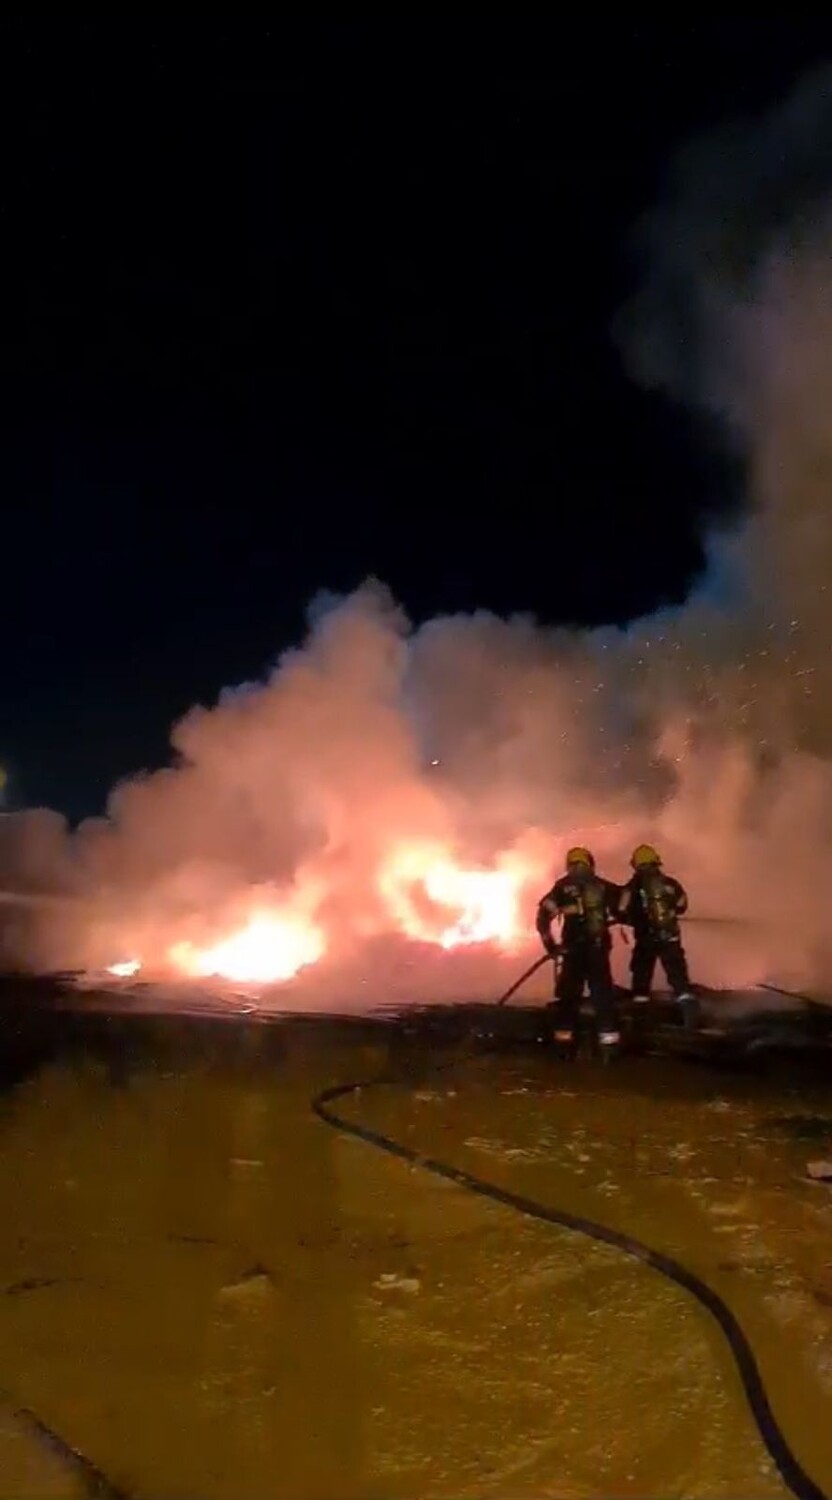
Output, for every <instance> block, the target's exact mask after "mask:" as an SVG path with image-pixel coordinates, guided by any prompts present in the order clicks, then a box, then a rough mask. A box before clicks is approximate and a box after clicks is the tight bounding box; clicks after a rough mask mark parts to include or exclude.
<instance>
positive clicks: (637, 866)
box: [630, 844, 662, 870]
mask: <svg viewBox="0 0 832 1500" xmlns="http://www.w3.org/2000/svg"><path fill="white" fill-rule="evenodd" d="M661 862H662V861H661V855H660V854H658V853H657V851H656V850H655V849H654V848H653V845H652V844H639V846H638V848H637V849H634V850H633V854H632V858H631V860H630V864H631V865H632V867H633V869H634V870H644V869H646V868H647V866H648V865H660V864H661Z"/></svg>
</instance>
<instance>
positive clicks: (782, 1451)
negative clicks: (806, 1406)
mask: <svg viewBox="0 0 832 1500" xmlns="http://www.w3.org/2000/svg"><path fill="white" fill-rule="evenodd" d="M525 977H527V976H524V978H525ZM518 987H519V986H518ZM398 1082H400V1080H398V1079H396V1078H391V1077H381V1078H374V1079H369V1080H367V1081H365V1082H360V1081H359V1082H354V1083H339V1084H336V1085H335V1086H334V1087H333V1088H328V1089H324V1090H323V1091H322V1093H320V1094H317V1095H316V1096H315V1098H314V1099H313V1100H312V1101H311V1104H312V1109H313V1111H314V1113H315V1114H316V1115H317V1117H318V1119H319V1120H322V1121H323V1123H324V1124H325V1125H329V1126H331V1127H332V1128H333V1129H334V1130H337V1131H340V1132H341V1134H343V1135H349V1136H353V1137H354V1138H355V1139H356V1140H359V1141H364V1142H365V1143H366V1144H367V1145H368V1146H375V1147H376V1148H377V1149H378V1150H379V1151H386V1152H387V1154H388V1155H389V1156H395V1157H398V1158H399V1160H400V1161H406V1162H409V1163H410V1164H411V1165H412V1166H415V1167H421V1168H422V1169H423V1170H424V1171H425V1172H431V1173H432V1174H433V1176H434V1177H441V1178H442V1179H443V1180H444V1181H445V1182H452V1183H454V1184H455V1185H456V1186H457V1187H461V1188H465V1189H467V1191H468V1192H469V1193H476V1194H477V1195H478V1196H479V1197H480V1198H488V1199H490V1200H491V1201H492V1202H493V1203H500V1204H502V1205H503V1207H505V1208H513V1209H514V1210H515V1212H517V1213H520V1214H523V1215H525V1217H526V1218H529V1219H537V1220H540V1221H542V1222H543V1223H545V1224H555V1225H557V1227H558V1228H559V1229H568V1230H570V1231H571V1232H572V1233H574V1234H584V1235H586V1236H587V1237H588V1238H589V1239H592V1240H598V1241H600V1243H601V1244H604V1245H612V1246H613V1248H614V1249H616V1250H620V1251H621V1252H622V1253H623V1254H624V1255H629V1256H631V1257H632V1259H634V1260H639V1261H641V1262H642V1264H643V1265H645V1266H649V1267H650V1269H651V1270H653V1271H658V1272H660V1274H661V1275H662V1276H667V1278H668V1279H669V1280H670V1281H673V1282H675V1284H676V1285H677V1286H680V1287H682V1289H683V1290H684V1291H686V1292H689V1293H690V1294H691V1296H692V1297H695V1298H696V1300H697V1302H700V1303H701V1304H702V1306H703V1307H704V1308H706V1309H707V1311H708V1312H709V1313H710V1314H711V1316H712V1317H713V1318H715V1320H716V1322H717V1323H718V1324H719V1327H720V1328H721V1330H722V1332H723V1334H724V1335H725V1338H726V1339H727V1341H728V1347H729V1348H730V1350H731V1354H732V1356H733V1360H734V1363H735V1365H736V1367H737V1371H738V1373H739V1377H740V1380H741V1381H742V1386H743V1390H744V1391H745V1395H746V1399H747V1401H748V1405H749V1407H750V1408H751V1415H752V1417H753V1418H754V1421H755V1423H756V1424H757V1428H758V1430H759V1433H760V1437H761V1438H762V1440H763V1443H764V1444H765V1446H766V1448H767V1449H768V1452H769V1454H770V1455H771V1458H772V1459H773V1460H774V1463H775V1464H776V1466H777V1469H778V1471H779V1473H780V1477H781V1478H782V1480H783V1482H784V1483H785V1484H786V1485H787V1486H788V1488H789V1489H790V1490H791V1492H792V1494H793V1495H795V1496H796V1497H797V1500H829V1497H827V1496H826V1494H825V1493H824V1491H823V1490H821V1489H820V1488H819V1487H818V1485H816V1484H815V1481H814V1480H813V1479H812V1478H811V1476H810V1475H809V1474H807V1473H806V1470H805V1469H804V1468H803V1467H802V1465H801V1464H800V1462H799V1460H798V1459H797V1458H796V1457H795V1455H794V1454H793V1453H792V1450H791V1448H790V1447H789V1444H788V1442H787V1440H786V1437H785V1435H784V1433H783V1431H782V1429H781V1428H780V1426H779V1424H778V1421H777V1418H776V1417H775V1415H774V1413H773V1411H772V1409H771V1404H770V1402H769V1399H768V1394H767V1392H766V1388H765V1385H764V1383H763V1377H762V1375H761V1374H760V1370H759V1367H758V1365H757V1361H756V1359H755V1358H754V1353H753V1351H752V1348H751V1345H750V1344H749V1342H748V1339H747V1338H746V1336H745V1334H744V1333H743V1331H742V1329H741V1327H740V1325H739V1323H738V1322H737V1320H736V1318H735V1317H734V1314H733V1313H732V1312H731V1309H730V1308H729V1307H728V1306H727V1304H726V1303H725V1302H723V1300H722V1298H721V1297H720V1296H719V1294H718V1293H717V1292H715V1291H714V1290H713V1288H712V1287H710V1286H708V1284H707V1282H705V1281H702V1280H701V1278H700V1277H699V1276H696V1275H695V1274H694V1272H693V1271H689V1270H688V1269H687V1268H686V1267H685V1266H683V1265H682V1264H681V1263H680V1262H679V1261H678V1260H674V1258H673V1257H672V1256H670V1255H664V1254H662V1252H661V1251H659V1250H651V1248H650V1246H649V1245H644V1244H642V1242H641V1240H637V1239H634V1238H633V1236H632V1235H629V1234H622V1233H621V1232H620V1231H619V1230H617V1229H608V1228H607V1227H606V1226H605V1225H604V1224H598V1223H596V1222H595V1220H594V1219H585V1218H582V1217H581V1216H579V1215H577V1214H570V1213H567V1212H565V1210H562V1209H556V1208H548V1207H547V1206H546V1204H545V1203H538V1202H537V1201H536V1200H535V1199H534V1198H527V1197H525V1196H524V1195H523V1194H522V1193H512V1192H510V1191H509V1190H508V1189H507V1188H501V1187H498V1186H497V1185H496V1184H495V1183H492V1182H486V1181H485V1180H484V1179H483V1178H481V1177H474V1176H473V1175H472V1173H470V1172H466V1171H465V1170H464V1169H463V1168H462V1167H454V1166H451V1165H450V1164H449V1163H447V1162H442V1161H437V1160H436V1158H435V1157H432V1156H423V1155H422V1154H421V1152H419V1151H416V1150H414V1149H413V1148H412V1147H411V1146H405V1145H403V1144H402V1142H401V1141H396V1140H393V1138H392V1137H391V1136H388V1135H384V1134H382V1132H380V1131H377V1130H371V1129H370V1128H369V1126H367V1125H358V1124H354V1123H353V1122H352V1121H351V1120H346V1119H344V1117H343V1115H340V1114H338V1113H336V1111H335V1110H333V1109H330V1108H329V1106H330V1105H332V1104H334V1103H335V1101H336V1099H344V1098H346V1097H347V1096H348V1095H349V1094H357V1093H359V1092H360V1091H363V1090H366V1089H370V1088H377V1087H379V1086H381V1085H389V1084H396V1083H398Z"/></svg>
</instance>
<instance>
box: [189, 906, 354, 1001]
mask: <svg viewBox="0 0 832 1500" xmlns="http://www.w3.org/2000/svg"><path fill="white" fill-rule="evenodd" d="M325 948H326V943H325V940H324V935H323V933H322V932H321V930H320V928H318V927H315V926H314V925H313V924H312V923H311V922H308V921H305V920H303V919H302V918H298V917H285V916H277V915H273V914H271V913H268V912H262V913H259V914H258V915H256V916H253V917H251V918H250V920H249V921H248V922H247V923H246V925H245V927H243V928H242V929H241V930H240V931H239V932H235V933H233V934H232V935H231V936H230V937H227V938H225V939H224V940H223V941H222V942H219V943H216V944H214V945H213V946H212V947H209V948H198V947H195V946H194V945H193V944H192V943H176V944H175V945H174V947H173V948H171V950H170V959H171V962H172V963H173V964H174V966H175V967H176V968H177V969H179V970H180V971H181V972H182V973H184V974H188V975H189V976H191V977H192V978H194V979H213V978H221V979H231V980H235V981H236V982H238V983H240V984H279V983H281V982H283V981H285V980H287V979H293V978H294V976H295V975H296V974H297V973H299V972H300V970H301V969H304V968H308V966H309V965H310V964H314V963H317V961H318V959H319V958H321V957H322V955H323V953H324V951H325Z"/></svg>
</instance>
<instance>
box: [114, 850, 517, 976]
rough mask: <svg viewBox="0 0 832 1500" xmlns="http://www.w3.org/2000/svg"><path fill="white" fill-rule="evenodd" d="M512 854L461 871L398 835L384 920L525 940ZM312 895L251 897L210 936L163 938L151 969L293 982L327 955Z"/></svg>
mask: <svg viewBox="0 0 832 1500" xmlns="http://www.w3.org/2000/svg"><path fill="white" fill-rule="evenodd" d="M533 873H534V872H533V871H530V869H529V867H528V862H524V861H523V860H522V859H520V858H518V857H517V856H516V855H502V856H500V857H499V858H498V859H497V860H496V861H495V862H494V863H493V864H492V866H491V867H490V868H484V867H480V868H468V867H466V865H464V864H461V863H458V862H457V861H456V860H455V859H454V858H453V856H452V854H451V853H450V852H448V851H447V850H446V849H444V848H443V847H442V846H441V845H436V844H432V843H426V842H421V841H410V842H399V843H397V844H396V845H395V846H394V848H393V850H392V852H391V853H389V854H388V855H387V856H386V857H385V858H383V859H382V861H381V864H380V866H379V869H378V871H377V874H376V886H377V890H378V894H379V898H380V901H381V905H382V909H383V920H384V924H385V926H386V927H387V928H388V930H389V931H391V932H396V933H398V934H400V935H403V936H405V937H408V938H412V939H413V940H414V941H417V942H420V943H430V944H435V945H437V946H438V947H440V948H443V949H446V950H448V949H452V948H457V947H462V946H469V945H472V944H491V945H493V946H495V947H496V948H498V949H500V950H501V951H503V952H511V951H512V950H514V949H515V948H517V947H519V946H521V945H522V943H523V942H524V941H525V939H526V937H527V935H528V932H527V923H525V922H524V921H523V920H522V916H521V902H520V897H521V893H522V892H523V889H524V887H525V885H526V884H527V883H528V881H529V878H530V875H531V874H533ZM314 908H315V902H314V901H313V900H312V898H311V895H310V892H309V891H307V892H304V891H303V890H301V891H300V892H299V893H295V896H294V898H293V899H292V901H290V902H289V903H287V904H285V905H281V904H280V903H278V902H276V903H275V904H274V905H272V904H271V903H269V904H268V905H263V904H259V905H257V906H256V907H255V908H254V909H252V910H250V911H248V912H247V913H245V915H244V916H243V917H240V915H239V908H237V912H236V914H235V916H234V917H233V918H229V917H227V916H226V917H224V918H221V919H220V920H219V921H218V922H217V935H216V936H214V935H213V934H212V935H211V937H210V939H209V941H207V942H204V941H194V940H193V939H192V938H189V939H187V940H182V939H179V940H177V941H175V942H172V943H171V942H168V944H167V946H166V948H165V957H164V959H163V961H162V963H161V965H159V964H153V965H152V967H153V968H154V969H155V968H158V967H161V968H163V969H167V970H169V971H170V970H171V969H172V970H173V971H174V972H175V973H177V974H179V975H182V976H184V977H186V978H191V979H208V978H217V979H228V980H231V981H234V982H237V983H247V984H279V983H284V982H286V981H287V980H290V979H293V978H294V977H295V975H297V974H299V973H300V971H301V970H302V969H306V968H309V967H311V966H312V965H314V964H316V963H318V962H319V960H320V959H321V958H322V957H323V956H324V955H325V953H326V952H327V950H328V948H329V947H330V942H329V940H328V936H327V932H326V931H325V928H324V925H323V922H322V919H321V918H320V917H319V916H313V915H310V912H313V911H314ZM142 967H143V964H142V963H141V962H140V961H139V960H138V959H131V960H130V961H127V962H120V963H115V964H112V965H111V966H110V968H109V969H108V973H110V974H112V975H113V976H114V977H119V978H128V977H132V976H133V975H134V974H136V973H137V972H138V971H139V970H140V969H141V968H142Z"/></svg>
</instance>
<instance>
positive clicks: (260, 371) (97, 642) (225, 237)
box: [0, 13, 832, 816]
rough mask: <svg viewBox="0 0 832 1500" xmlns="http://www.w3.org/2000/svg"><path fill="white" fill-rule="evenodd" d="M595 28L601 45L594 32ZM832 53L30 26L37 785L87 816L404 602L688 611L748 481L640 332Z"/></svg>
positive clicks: (8, 137)
mask: <svg viewBox="0 0 832 1500" xmlns="http://www.w3.org/2000/svg"><path fill="white" fill-rule="evenodd" d="M569 28H571V29H569ZM830 55H832V22H829V23H820V22H817V23H807V22H805V21H801V20H800V19H799V18H798V19H795V20H794V21H793V22H792V23H791V24H786V23H785V22H783V21H781V22H778V23H776V24H775V23H763V22H759V21H754V22H750V21H743V22H740V21H722V22H720V23H719V24H717V23H713V24H711V25H707V26H706V25H700V24H698V23H693V22H691V23H686V22H685V21H684V20H677V22H676V24H675V25H673V26H671V25H669V24H666V25H663V26H661V27H656V26H650V25H647V24H644V25H637V24H636V25H634V24H633V23H629V24H626V25H625V24H624V23H617V24H616V25H614V26H612V27H609V26H608V25H607V23H606V22H604V23H603V24H602V23H601V22H600V21H599V19H598V17H597V16H595V15H593V14H590V13H587V15H586V19H585V20H583V21H578V22H574V23H573V22H570V23H569V27H568V28H567V29H564V28H563V26H561V27H558V28H557V29H556V30H555V29H548V30H547V29H545V28H543V27H535V26H532V25H531V24H525V25H523V24H520V23H518V24H515V23H511V22H505V21H504V22H503V24H502V25H499V26H498V25H496V24H492V23H489V22H485V23H484V22H482V21H480V20H478V19H472V20H469V21H468V22H466V24H464V25H462V24H461V23H460V24H459V25H458V26H456V27H454V26H453V25H449V24H448V23H447V22H445V23H441V24H440V23H439V22H438V21H437V22H435V23H434V22H430V21H428V22H424V23H421V24H417V23H415V22H414V23H408V22H406V21H400V22H399V23H397V24H393V23H382V24H379V25H377V26H371V25H369V24H354V25H348V24H344V25H341V26H335V25H332V26H329V27H325V26H318V27H316V28H312V27H310V28H308V29H302V28H300V27H295V28H292V27H283V26H282V25H281V23H279V22H275V23H274V24H271V25H270V24H269V23H267V22H264V23H262V24H255V23H254V22H253V21H248V22H246V23H245V24H243V23H240V24H234V23H225V24H219V23H217V24H216V25H215V26H214V25H211V24H210V23H205V22H203V21H197V22H195V23H193V24H186V23H185V22H184V21H183V22H181V23H177V22H173V23H169V22H165V21H154V22H153V23H151V22H149V21H146V22H141V21H133V22H128V21H123V20H122V21H120V22H118V21H114V22H113V23H111V24H110V25H109V26H108V25H106V24H104V23H101V24H97V23H96V24H86V25H85V24H82V23H80V22H77V21H75V22H69V21H67V22H66V23H65V24H64V25H61V24H57V23H50V24H46V23H43V22H42V23H39V24H38V23H36V22H32V21H19V22H14V21H12V22H3V23H0V101H2V102H1V103H0V111H2V114H3V116H4V120H3V125H4V128H3V142H4V150H3V155H2V165H0V237H2V245H3V251H4V255H3V264H4V271H3V279H2V282H0V288H1V290H0V297H2V323H1V324H0V327H1V328H2V334H1V335H0V388H1V392H2V400H1V401H0V483H2V493H3V497H4V503H3V533H2V542H3V557H4V569H3V587H2V591H0V612H2V620H1V623H2V629H3V633H2V642H3V653H2V660H3V667H4V678H3V695H2V725H0V756H5V758H6V763H7V764H8V765H10V766H11V768H12V770H13V773H14V777H15V792H14V795H15V798H16V800H17V801H18V802H19V801H21V800H26V801H28V802H32V801H40V800H44V801H48V802H50V803H53V804H56V805H59V806H62V807H64V808H65V809H66V810H68V811H69V812H70V813H71V814H72V815H74V816H77V815H78V814H80V813H83V812H85V811H89V810H94V809H95V808H96V807H97V806H98V805H99V804H100V803H101V802H102V801H103V796H104V792H105V789H106V787H107V786H108V785H109V783H110V782H111V781H112V780H113V779H114V778H115V777H116V776H117V775H118V774H119V773H121V772H127V771H130V770H133V769H136V768H138V767H140V766H141V765H143V764H147V763H156V762H158V761H159V760H160V758H162V757H163V755H164V748H165V741H166V734H167V729H168V726H169V724H170V722H171V720H172V719H173V717H175V716H176V715H177V714H179V713H181V712H182V711H183V710H184V709H185V708H186V707H187V706H188V705H189V704H190V703H192V702H193V701H195V700H196V699H199V698H203V699H207V698H210V697H212V696H213V695H214V694H215V693H216V691H217V689H218V688H219V687H220V686H221V685H222V684H223V683H230V682H235V681H238V680H242V679H244V678H247V677H248V678H250V677H252V676H254V675H257V674H258V673H259V672H260V671H262V669H263V668H264V666H265V665H266V664H267V663H268V662H269V660H270V659H271V658H272V657H273V656H274V655H275V654H276V652H277V651H278V650H280V649H281V648H282V647H284V646H286V645H288V644H290V643H292V642H293V640H294V639H295V638H296V637H297V635H298V633H299V631H300V629H301V626H302V612H303V608H304V606H305V604H306V602H307V600H308V598H309V597H310V595H311V594H313V593H314V591H315V590H316V589H317V588H319V587H328V588H334V589H346V588H350V587H351V586H354V585H355V584H357V583H359V582H360V581H361V580H362V579H363V578H364V577H365V576H366V575H367V574H368V573H375V574H377V575H378V576H380V577H382V578H383V579H384V580H385V581H386V582H388V583H389V584H390V585H391V586H392V588H393V589H394V591H395V593H396V594H397V596H398V597H399V598H400V600H401V601H402V602H403V603H404V604H405V606H406V607H407V608H408V610H409V611H410V612H411V614H412V615H413V616H414V617H416V618H417V619H418V618H422V617H424V616H425V615H428V614H431V613H433V612H436V611H440V610H442V611H445V610H456V609H469V608H472V607H475V606H485V607H489V608H492V609H496V610H499V611H505V610H512V609H523V610H532V611H534V612H535V613H537V614H538V615H539V616H540V617H541V618H542V619H544V620H547V621H552V622H555V621H560V620H568V621H579V622H591V621H596V620H601V619H623V618H626V617H627V616H628V615H631V614H632V613H634V612H640V611H642V610H644V609H647V608H650V607H652V606H653V605H654V604H656V603H659V602H667V601H669V600H673V599H680V598H682V597H683V595H684V592H685V589H686V587H687V585H688V583H689V581H690V580H691V578H692V577H693V576H694V575H695V573H696V570H697V569H698V568H699V567H700V566H701V562H702V554H701V538H702V534H703V530H704V527H705V522H706V518H707V516H708V515H709V514H713V513H714V512H718V511H720V510H722V511H727V510H729V509H730V507H731V506H732V504H733V503H734V502H735V498H736V493H737V479H736V476H735V475H734V476H732V475H731V474H730V473H729V471H728V469H727V466H726V465H725V464H724V463H723V462H722V460H721V459H720V456H719V453H718V450H717V448H716V446H715V444H714V442H713V439H712V436H711V435H708V434H706V433H705V432H703V431H701V430H699V429H698V428H697V427H696V426H695V425H694V423H693V421H692V419H691V418H690V417H689V416H686V415H685V414H684V413H681V412H678V411H675V410H673V409H671V408H669V407H668V406H666V405H665V404H664V403H663V402H662V401H661V400H660V399H659V398H657V397H654V396H647V395H645V394H644V393H642V392H640V391H639V390H637V389H636V388H635V387H634V386H633V385H632V384H631V383H630V382H629V381H628V379H627V377H626V375H625V374H624V372H623V370H622V369H621V367H620V364H619V361H618V357H617V355H616V352H615V350H614V348H613V345H612V341H611V338H610V331H609V329H610V320H611V318H612V316H613V314H614V313H615V311H616V309H617V308H618V306H619V305H620V303H621V302H622V300H623V299H624V298H625V297H626V295H627V293H628V291H629V290H630V289H631V288H632V286H633V285H634V284H635V280H636V277H637V274H638V268H637V266H636V265H635V264H634V262H633V261H632V258H631V257H630V256H629V254H628V250H627V243H626V237H627V234H628V231H629V229H630V228H631V226H632V224H633V221H634V220H635V219H637V218H638V216H639V215H640V214H641V213H642V212H643V211H644V210H645V209H646V208H647V207H649V205H650V204H651V203H652V202H653V201H654V200H655V199H656V198H657V196H659V195H660V193H661V191H662V185H663V182H664V180H665V173H666V170H667V164H668V159H669V155H670V153H671V151H672V149H673V147H674V145H675V144H676V143H678V142H679V141H681V140H683V139H684V138H685V137H686V136H688V135H690V134H691V133H696V132H698V131H699V130H701V129H703V128H705V127H707V126H708V125H710V124H713V123H716V122H718V121H720V120H721V119H722V118H724V117H725V116H726V115H729V116H730V115H734V114H736V113H739V112H743V111H746V110H753V109H756V108H759V107H761V106H765V105H766V104H768V103H770V102H771V101H772V100H774V99H775V98H777V97H778V95H779V94H781V93H782V92H783V91H784V90H785V89H787V88H788V87H789V85H790V84H791V82H792V81H793V79H794V78H795V76H796V75H797V74H798V73H799V72H800V71H802V70H803V69H804V68H805V67H807V66H811V65H813V64H814V63H816V62H818V61H821V60H823V59H824V58H828V57H829V56H830Z"/></svg>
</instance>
